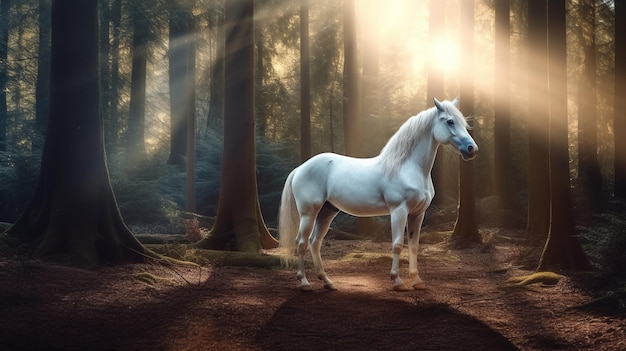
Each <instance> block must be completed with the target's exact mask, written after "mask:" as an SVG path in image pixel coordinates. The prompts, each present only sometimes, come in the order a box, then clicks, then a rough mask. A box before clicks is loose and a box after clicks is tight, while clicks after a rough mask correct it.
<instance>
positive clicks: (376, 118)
mask: <svg viewBox="0 0 626 351" xmlns="http://www.w3.org/2000/svg"><path fill="white" fill-rule="evenodd" d="M359 5H365V6H363V7H362V8H359V10H360V11H359V14H360V17H361V18H362V20H361V23H362V24H361V25H360V26H359V30H360V31H361V33H362V34H361V37H362V38H363V40H361V42H362V51H361V57H362V58H363V59H362V61H363V74H362V76H361V114H362V116H363V139H364V140H375V139H376V138H378V137H380V135H381V132H383V131H384V130H385V127H386V126H385V125H384V124H385V123H386V119H384V118H380V117H381V116H380V114H381V111H382V109H381V108H380V106H381V96H382V95H381V83H380V82H381V79H380V76H379V73H380V13H381V11H382V8H383V6H384V3H382V2H380V1H377V0H368V1H359ZM380 147H381V145H380V144H377V143H373V142H366V143H364V144H363V156H365V157H371V156H375V155H377V154H378V153H379V152H380Z"/></svg>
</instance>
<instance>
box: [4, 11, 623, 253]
mask: <svg viewBox="0 0 626 351" xmlns="http://www.w3.org/2000/svg"><path fill="white" fill-rule="evenodd" d="M460 3H462V1H452V0H450V1H433V2H429V1H410V0H404V1H403V0H397V1H390V2H385V3H384V4H382V2H380V1H374V0H368V1H365V0H362V1H356V2H355V4H356V7H355V9H356V20H357V21H356V35H357V57H358V66H359V74H360V77H359V78H360V81H361V83H360V84H361V85H360V87H361V91H360V94H361V101H362V102H361V109H362V113H361V121H360V123H361V128H362V143H361V145H360V148H361V150H360V152H359V153H360V156H373V155H376V154H377V153H378V151H379V150H380V149H381V148H382V146H383V145H384V144H385V142H386V141H387V140H388V138H389V137H390V136H391V135H392V134H393V132H395V130H397V128H398V127H399V126H400V125H401V124H402V123H403V122H404V121H405V120H406V119H407V118H408V117H409V116H412V115H415V114H416V113H418V112H419V111H421V110H423V109H426V108H428V107H430V106H431V101H432V100H431V98H432V96H433V91H436V94H434V95H437V96H436V97H438V98H439V99H452V98H454V97H455V96H457V95H460V90H461V87H460V86H461V80H460V78H459V77H460V76H461V75H462V74H463V70H465V71H467V68H466V67H465V66H464V65H463V62H465V61H467V60H468V58H467V57H464V53H461V52H460V47H461V42H462V38H463V33H464V32H465V31H466V28H462V27H461V23H462V21H460V17H459V16H460V13H459V6H460ZM497 3H498V2H497V1H490V0H485V1H475V2H473V6H474V9H473V10H474V11H473V16H474V17H473V18H474V21H473V28H472V29H473V32H474V36H473V40H474V48H473V50H472V51H473V54H472V56H473V57H472V58H471V60H470V61H469V62H472V63H473V64H472V68H471V71H472V72H473V76H474V78H473V89H474V92H473V101H472V102H473V112H471V115H472V116H471V117H472V124H473V135H474V138H475V139H476V141H477V143H478V145H479V146H480V147H481V153H480V155H479V157H478V158H477V159H476V160H475V161H473V163H474V166H473V172H474V184H473V188H474V191H475V196H476V201H477V204H478V214H477V216H478V219H479V225H480V226H481V227H502V226H508V227H513V228H516V229H527V224H528V221H527V212H528V211H527V208H528V207H529V205H528V200H529V196H528V193H529V188H528V174H529V171H528V169H529V167H531V166H529V157H528V155H529V147H530V145H529V133H531V134H530V135H535V134H532V132H531V130H532V128H535V127H536V126H538V128H540V129H541V128H543V129H544V130H547V129H548V125H549V118H548V116H547V115H536V114H535V113H534V112H535V110H533V109H534V108H535V107H536V105H537V104H536V101H534V100H533V96H532V94H533V92H535V90H536V89H534V88H533V87H532V82H533V79H535V78H534V77H533V75H534V74H536V73H537V72H536V71H535V70H534V69H533V68H531V67H533V66H532V60H533V55H532V54H531V53H532V50H531V43H530V39H529V38H530V37H531V35H532V30H529V22H530V21H531V20H532V18H529V16H531V15H532V14H533V11H532V10H530V7H529V6H532V5H533V4H534V3H536V2H535V1H516V0H511V1H509V2H507V4H509V5H510V8H509V9H508V11H507V12H508V13H509V16H508V18H509V22H508V29H509V31H508V33H509V35H508V36H507V37H508V40H509V48H508V50H506V52H507V54H508V60H507V61H508V62H509V67H508V69H505V70H504V71H502V70H500V69H501V68H500V66H499V65H498V64H496V60H497V57H498V55H497V53H496V51H497V50H496V42H497V40H496V21H497V20H496V12H497V9H496V5H497ZM565 3H566V9H567V12H566V28H565V29H566V44H567V46H566V49H567V52H566V53H567V56H566V74H567V91H566V93H567V124H568V129H567V130H568V138H567V140H568V145H569V148H568V150H569V153H568V157H569V169H568V171H569V174H570V180H571V191H572V195H573V206H574V211H575V212H574V213H573V215H574V216H575V218H576V220H577V223H576V224H577V225H578V235H580V236H581V237H582V238H583V241H584V240H587V241H593V242H595V243H598V242H600V243H602V244H603V245H606V243H612V242H614V240H620V239H619V238H622V239H621V240H622V242H623V241H624V239H623V236H624V235H625V233H624V226H623V223H622V222H619V220H618V219H616V218H614V217H612V216H607V215H603V213H605V212H606V211H609V210H610V211H618V212H619V211H623V210H624V206H623V203H622V202H620V201H617V199H619V196H615V195H620V194H616V189H618V187H616V179H619V174H617V175H616V174H615V164H618V163H619V161H618V162H616V156H615V152H614V150H616V148H615V142H616V138H615V136H616V134H617V133H616V130H615V125H614V120H618V118H620V119H622V120H623V119H624V115H623V111H616V110H615V106H618V102H617V101H615V96H616V95H615V94H616V92H615V90H614V89H615V87H616V80H615V79H616V78H615V77H616V65H615V63H616V62H619V60H617V59H616V50H615V43H616V40H615V38H616V33H619V30H617V29H616V23H619V21H616V12H615V2H614V1H601V0H597V1H594V0H571V1H566V2H565ZM302 4H303V2H298V1H281V0H258V1H256V2H255V9H254V11H255V14H254V16H255V17H254V18H255V21H254V40H255V46H254V53H255V123H256V138H257V149H256V151H257V158H256V161H257V181H258V189H259V200H260V204H261V211H262V213H263V215H264V218H265V220H266V222H267V223H268V225H269V226H275V224H276V223H275V222H276V221H275V219H276V213H277V209H278V204H279V201H280V192H281V190H282V185H283V182H284V179H285V178H286V176H287V174H288V173H289V172H290V171H291V169H293V168H294V167H295V166H297V165H298V164H299V162H300V161H301V158H302V154H301V153H303V152H304V151H300V150H301V139H302V138H301V124H300V123H301V120H300V116H301V112H302V106H301V102H302V99H301V94H300V93H301V81H302V74H301V64H302V58H301V56H300V44H301V40H300V38H301V30H302V29H301V26H300V20H301V13H302V12H301V6H302ZM544 4H545V2H544ZM433 6H434V7H433ZM437 6H438V7H440V8H437ZM433 9H435V10H436V11H433ZM505 11H506V10H505ZM49 14H50V1H46V0H40V1H35V0H32V1H31V0H27V1H8V0H0V27H1V28H0V180H1V181H0V221H1V222H13V221H15V220H16V219H17V217H18V216H19V215H20V213H21V211H22V210H23V209H24V207H25V205H26V203H27V202H28V200H29V198H30V196H31V195H32V192H33V189H34V187H35V185H36V183H37V179H38V175H39V166H40V158H41V151H42V148H43V138H44V131H45V128H46V121H47V118H48V116H47V113H48V106H47V104H48V101H47V96H48V91H47V89H48V85H49V79H50V77H49V73H50V72H49V68H48V63H49V59H50V17H49ZM99 17H100V23H99V33H100V43H99V45H100V46H99V47H100V83H101V104H102V106H101V109H102V112H103V122H104V131H105V145H106V150H107V154H108V167H109V170H110V173H111V182H112V186H113V189H114V191H115V194H116V197H117V201H118V203H119V206H120V209H121V212H122V215H123V217H124V219H125V221H126V222H127V223H128V224H129V225H130V226H131V228H132V229H133V231H134V232H135V233H148V232H158V233H181V232H185V231H186V230H187V229H186V227H185V221H184V218H185V216H184V213H185V212H186V211H192V212H197V213H199V214H201V215H205V216H215V214H216V209H217V203H218V198H219V189H220V171H221V170H220V167H221V163H222V151H223V136H222V134H223V128H222V126H223V110H224V96H223V95H224V91H223V86H224V74H223V70H224V59H223V51H224V42H225V33H224V27H223V24H224V6H223V1H219V0H217V1H210V0H198V1H167V0H148V1H140V2H137V1H122V0H103V1H99ZM307 19H308V25H309V26H308V31H309V35H308V39H309V48H308V49H309V56H308V57H309V62H308V65H309V73H310V75H309V76H310V82H309V84H310V94H309V97H310V106H309V109H310V141H311V145H310V153H311V154H317V153H320V152H325V151H333V152H338V153H345V152H346V142H345V138H344V135H345V134H344V121H345V120H346V119H345V116H344V111H345V109H344V107H345V106H344V101H345V99H344V62H345V61H344V59H345V57H344V33H343V28H344V9H343V3H342V2H341V1H336V0H321V1H315V2H310V3H309V5H308V16H307ZM185 50H187V51H185ZM177 55H181V56H177ZM177 57H180V59H177ZM189 57H192V58H193V59H192V60H191V61H186V60H189ZM183 61H184V64H181V62H183ZM181 65H182V68H181ZM189 67H193V70H190V68H189ZM177 72H178V73H177ZM189 74H191V76H192V77H193V87H192V89H193V90H195V91H194V93H193V95H190V94H183V95H185V96H193V100H192V101H191V106H193V107H192V112H193V116H195V128H194V135H195V148H196V153H195V162H194V163H193V164H194V165H195V175H194V178H195V181H194V184H195V190H194V195H195V196H194V198H195V199H196V200H195V205H194V206H193V207H194V208H193V209H189V208H188V205H187V204H186V201H187V200H188V199H189V196H188V195H186V193H185V180H186V176H187V174H188V168H186V165H185V160H186V157H187V155H188V154H187V153H186V147H185V146H186V145H189V144H188V143H186V140H185V137H184V135H185V132H184V131H185V129H186V127H185V128H182V131H181V127H180V126H181V125H183V122H181V121H184V120H186V118H187V116H188V115H187V114H188V113H190V112H189V109H188V108H187V109H186V107H185V106H180V105H178V104H179V103H180V102H179V101H180V100H181V98H180V97H177V96H176V94H180V92H181V91H185V89H189V87H188V86H186V85H185V80H184V77H185V76H186V75H189ZM504 75H506V76H507V77H509V78H510V81H509V84H508V85H507V86H505V87H503V86H500V85H499V84H501V82H502V79H503V77H504ZM433 77H435V78H433ZM436 84H439V89H434V90H433V86H434V85H436ZM507 92H508V93H507ZM499 93H502V94H503V95H506V96H507V98H508V101H509V103H508V106H509V109H508V112H507V111H505V113H507V114H508V115H509V116H510V147H511V152H510V158H509V159H510V166H509V167H510V169H509V170H508V172H509V173H508V174H509V176H508V177H509V178H510V180H511V183H510V184H509V186H508V189H509V190H512V193H513V197H512V198H511V199H509V200H508V201H507V202H505V203H502V201H500V200H499V196H496V195H499V194H498V191H499V190H498V186H497V184H498V182H499V179H501V176H500V175H501V174H503V173H498V172H499V168H498V167H500V166H499V165H498V162H497V161H496V157H497V155H496V154H497V151H496V150H497V149H498V146H496V145H500V144H498V141H497V140H496V138H497V135H496V133H495V132H494V131H495V129H496V126H495V124H496V117H495V115H496V114H497V113H498V112H497V108H496V107H497V106H499V105H498V102H497V101H500V100H501V99H500V98H501V96H499ZM461 98H462V105H461V110H463V106H464V105H463V104H464V103H463V97H461ZM620 113H621V115H619V114H620ZM618 115H619V116H618ZM589 116H593V118H591V117H589ZM587 120H591V121H592V122H591V127H589V125H586V127H584V128H583V123H585V121H587ZM533 126H535V127H533ZM583 130H584V131H585V132H584V133H583ZM620 130H621V129H620ZM622 133H623V131H622ZM181 135H182V136H181ZM183 145H185V146H183ZM590 148H591V149H592V151H591V152H590V153H589V152H587V153H585V150H589V149H590ZM530 154H531V155H532V153H530ZM590 159H591V161H589V160H590ZM588 161H589V162H588ZM437 167H440V168H439V169H443V170H445V172H444V173H445V174H446V176H445V177H442V181H441V182H439V183H438V184H437V186H438V189H437V196H438V200H437V201H436V205H435V206H433V208H432V209H431V213H444V216H449V215H450V213H452V214H451V216H452V218H451V220H453V219H454V211H455V209H456V204H457V197H458V195H457V187H458V185H457V182H458V180H457V179H458V177H457V174H458V157H457V156H456V155H455V154H453V153H452V152H449V151H448V150H445V149H444V150H442V152H440V154H439V156H438V166H437ZM531 169H532V167H531ZM590 169H591V170H590ZM505 174H506V173H505ZM622 181H623V180H622ZM621 195H622V196H623V195H626V194H621ZM544 196H546V197H547V196H548V195H547V194H545V195H544ZM430 217H431V218H432V221H431V223H434V221H435V218H434V217H436V216H430ZM598 221H608V222H611V224H615V225H616V228H618V229H617V230H615V231H611V232H608V233H600V234H598V233H596V232H594V231H593V230H592V229H589V228H592V227H593V226H594V224H595V223H597V222H598ZM339 222H340V223H339V224H338V225H339V226H341V228H342V229H344V230H346V231H350V232H354V230H355V229H354V226H355V224H354V222H353V221H351V220H349V219H347V218H343V219H341V220H340V221H339ZM425 224H426V225H428V224H429V218H428V217H427V219H426V221H425ZM619 228H621V229H619ZM449 229H451V228H449ZM546 234H547V232H546V233H540V235H539V237H540V238H539V240H540V241H541V240H545V235H546ZM529 236H532V235H529ZM609 246H610V245H609ZM614 246H615V245H614ZM616 247H619V245H618V246H616ZM622 247H623V246H622Z"/></svg>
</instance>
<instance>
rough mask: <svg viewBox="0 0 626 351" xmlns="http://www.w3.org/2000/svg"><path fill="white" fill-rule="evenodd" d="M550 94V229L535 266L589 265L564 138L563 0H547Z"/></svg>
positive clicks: (565, 266)
mask: <svg viewBox="0 0 626 351" xmlns="http://www.w3.org/2000/svg"><path fill="white" fill-rule="evenodd" d="M548 43H549V44H548V57H549V63H548V70H549V72H550V74H549V86H550V92H549V98H550V123H549V129H550V214H551V216H550V231H549V234H548V240H547V241H546V245H545V247H544V250H543V253H542V255H541V259H540V261H539V267H538V268H537V270H539V271H545V270H551V269H572V270H581V269H587V268H589V267H590V265H589V261H588V260H587V258H586V256H585V254H584V252H583V250H582V247H581V246H580V243H579V241H578V239H577V238H576V237H575V236H574V234H575V225H574V213H573V212H574V211H573V207H572V202H571V195H570V180H569V178H570V177H569V154H568V147H569V146H568V142H567V134H568V131H567V128H568V125H567V69H566V68H567V65H566V64H567V59H566V47H565V45H566V39H565V0H549V1H548Z"/></svg>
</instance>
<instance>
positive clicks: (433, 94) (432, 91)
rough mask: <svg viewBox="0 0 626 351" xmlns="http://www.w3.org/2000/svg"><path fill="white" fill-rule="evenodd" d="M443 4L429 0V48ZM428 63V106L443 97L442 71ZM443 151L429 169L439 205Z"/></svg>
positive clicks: (441, 22) (441, 25) (441, 24)
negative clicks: (435, 99) (434, 99)
mask: <svg viewBox="0 0 626 351" xmlns="http://www.w3.org/2000/svg"><path fill="white" fill-rule="evenodd" d="M445 4H446V2H445V1H441V0H430V7H429V20H428V33H429V37H430V40H431V45H430V46H431V50H434V49H433V47H434V44H433V41H434V40H435V39H436V37H437V35H439V34H440V33H443V31H444V30H445V22H446V20H445ZM430 56H432V55H430ZM429 65H430V66H429V69H428V85H427V88H426V106H428V107H430V106H433V98H438V99H439V100H443V99H445V96H444V95H445V94H444V77H443V72H442V71H441V70H440V69H438V68H437V67H436V66H435V65H433V62H430V63H429ZM443 152H445V151H444V150H443V148H439V149H437V156H436V157H435V163H434V164H433V169H432V171H431V176H432V179H433V185H434V187H435V197H434V198H433V201H432V204H433V205H435V206H441V205H443V204H444V203H446V201H445V200H446V198H447V197H448V194H449V193H450V191H449V190H447V189H446V187H445V179H446V176H445V175H446V170H445V167H444V162H443V161H444V158H443V157H442V156H441V155H442V153H443Z"/></svg>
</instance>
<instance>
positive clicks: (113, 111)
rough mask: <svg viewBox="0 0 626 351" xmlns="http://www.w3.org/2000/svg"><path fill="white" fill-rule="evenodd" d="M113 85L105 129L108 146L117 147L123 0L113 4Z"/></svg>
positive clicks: (117, 0)
mask: <svg viewBox="0 0 626 351" xmlns="http://www.w3.org/2000/svg"><path fill="white" fill-rule="evenodd" d="M110 13H111V28H112V31H111V32H112V35H111V87H110V88H109V89H110V90H109V95H110V96H109V104H110V108H109V124H108V130H105V132H106V134H105V135H106V136H107V137H108V139H107V140H106V142H107V147H108V148H111V147H112V148H116V147H117V146H118V144H119V133H120V126H119V124H120V123H119V114H118V104H119V99H120V98H119V95H120V94H119V91H120V85H121V80H120V26H121V22H122V0H113V3H112V4H111V12H110Z"/></svg>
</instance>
